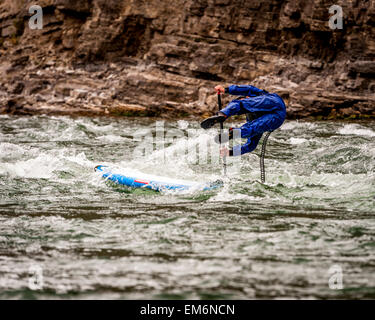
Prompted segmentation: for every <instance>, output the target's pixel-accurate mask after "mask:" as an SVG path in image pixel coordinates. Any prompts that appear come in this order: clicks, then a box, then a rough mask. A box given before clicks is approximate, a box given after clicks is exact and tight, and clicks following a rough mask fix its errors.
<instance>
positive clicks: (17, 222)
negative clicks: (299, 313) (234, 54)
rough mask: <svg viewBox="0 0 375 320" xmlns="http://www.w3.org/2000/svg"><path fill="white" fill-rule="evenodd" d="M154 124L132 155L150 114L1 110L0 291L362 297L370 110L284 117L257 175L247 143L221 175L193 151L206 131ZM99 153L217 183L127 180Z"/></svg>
mask: <svg viewBox="0 0 375 320" xmlns="http://www.w3.org/2000/svg"><path fill="white" fill-rule="evenodd" d="M158 125H159V127H160V123H159V124H158ZM228 125H229V124H228ZM165 126H166V127H167V129H168V130H167V132H169V133H171V132H172V133H171V135H172V136H174V140H173V143H172V140H171V139H170V140H169V142H168V141H167V142H168V143H167V144H166V146H167V150H166V152H163V151H160V150H159V151H157V150H156V151H152V150H149V152H148V155H147V156H146V157H143V158H140V156H139V155H138V156H137V157H136V158H134V152H135V150H136V149H137V147H139V142H137V141H135V140H134V139H133V135H134V133H137V135H138V136H142V130H143V133H147V132H149V131H150V130H152V131H154V130H155V122H154V121H151V120H145V119H136V120H129V119H107V118H106V119H86V118H78V119H71V118H67V117H60V118H59V117H8V116H1V117H0V298H2V299H10V298H13V299H18V298H94V299H97V298H99V299H107V298H125V299H128V298H183V299H185V298H193V299H202V298H204V299H207V298H208V299H210V298H230V299H232V298H234V299H236V298H237V299H248V298H250V299H252V298H343V297H346V298H375V276H374V271H375V254H374V253H375V223H374V217H375V174H374V170H375V123H374V122H364V123H347V122H341V123H335V122H316V123H309V122H295V121H289V122H286V123H285V124H284V126H283V127H282V128H281V129H279V130H278V131H276V132H274V133H273V134H272V135H271V137H270V139H269V144H268V147H267V157H266V169H267V181H266V183H265V184H261V183H260V182H259V158H258V155H259V149H260V148H259V147H258V149H257V150H256V151H255V153H254V154H251V155H247V156H245V157H243V158H242V159H241V161H240V162H237V163H235V164H229V168H228V176H227V177H226V178H222V173H221V166H220V164H218V163H217V162H215V161H214V160H212V161H203V160H204V159H203V160H202V161H199V162H197V161H196V158H197V157H198V156H197V154H199V150H200V149H199V146H202V145H205V144H207V142H209V141H211V140H212V138H213V137H214V135H215V133H216V132H215V130H211V131H209V132H204V131H203V130H200V129H198V128H199V125H198V123H197V122H186V121H167V122H166V123H165ZM140 130H141V131H140ZM188 136H189V139H187V137H188ZM213 148H214V149H215V150H216V149H217V146H213ZM186 150H187V151H189V152H186V154H185V151H186ZM193 150H195V152H196V154H195V153H194V152H193ZM197 150H198V151H197ZM98 164H107V165H110V166H115V167H118V168H122V169H124V170H126V169H128V170H139V171H141V172H145V173H148V174H157V175H161V176H167V177H171V178H179V179H188V180H193V181H199V182H200V181H202V182H205V181H214V180H217V179H220V178H221V179H222V180H223V181H224V186H223V187H222V188H220V189H217V190H215V191H210V192H201V191H193V192H187V193H182V194H176V193H168V192H167V193H156V192H153V191H145V190H140V189H138V190H128V189H124V188H118V187H115V186H113V185H109V184H108V182H106V181H104V180H103V179H101V178H100V176H98V174H97V173H95V172H94V170H93V169H94V167H95V166H96V165H98ZM35 270H38V271H37V273H36V274H39V275H40V274H42V279H43V281H42V282H41V281H40V279H41V278H40V277H37V278H38V281H37V284H38V285H42V287H41V288H40V287H39V290H31V289H30V282H31V284H33V281H32V280H33V279H34V278H35V276H33V274H34V273H35V272H36V271H35ZM340 270H341V271H342V279H343V289H342V290H332V289H330V288H329V285H328V283H329V279H330V278H331V277H332V275H333V273H334V272H335V275H336V276H337V277H339V276H340V272H339V271H340ZM337 277H336V278H331V281H333V284H337V283H336V282H335V281H334V280H335V279H338V278H337ZM332 279H333V280H332ZM31 288H32V287H31ZM34 289H35V287H34Z"/></svg>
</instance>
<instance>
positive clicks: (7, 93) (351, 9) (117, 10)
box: [0, 0, 375, 118]
mask: <svg viewBox="0 0 375 320" xmlns="http://www.w3.org/2000/svg"><path fill="white" fill-rule="evenodd" d="M32 4H37V5H39V6H41V7H42V8H43V29H41V30H34V29H31V28H30V27H29V19H30V17H31V16H32V14H30V13H29V7H30V6H31V5H32ZM333 4H336V5H340V6H341V7H342V8H343V13H344V25H343V29H341V30H340V29H336V30H332V29H330V28H329V23H328V22H329V19H330V16H331V15H330V13H329V8H330V7H331V5H333ZM0 33H1V38H0V70H1V78H0V112H2V113H12V114H34V113H53V114H92V115H95V114H109V115H129V116H131V115H144V116H169V117H170V116H188V115H191V116H202V115H207V114H210V113H212V112H213V111H214V110H216V108H217V105H216V97H215V93H214V91H213V87H214V85H216V84H223V85H228V84H253V85H256V86H259V87H261V88H264V89H267V90H268V91H273V92H276V93H279V94H280V95H281V96H282V97H283V98H284V99H285V101H286V102H287V106H288V117H289V118H304V117H310V116H312V117H320V118H340V117H358V116H361V117H366V116H367V117H375V98H374V92H375V82H374V76H375V59H374V57H375V0H367V1H366V0H362V1H359V0H353V1H350V0H336V1H327V0H293V1H292V0H285V1H281V0H262V1H260V0H175V1H167V0H147V1H145V0H80V1H76V0H75V1H74V0H40V1H35V2H28V1H20V0H1V2H0ZM228 99H230V97H225V100H226V101H229V100H228Z"/></svg>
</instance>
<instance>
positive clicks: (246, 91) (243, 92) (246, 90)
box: [225, 85, 267, 97]
mask: <svg viewBox="0 0 375 320" xmlns="http://www.w3.org/2000/svg"><path fill="white" fill-rule="evenodd" d="M225 93H229V94H231V95H234V96H249V97H251V96H259V95H261V94H264V93H267V91H265V90H261V89H258V88H257V87H254V86H251V85H243V86H236V85H232V86H229V87H228V88H225Z"/></svg>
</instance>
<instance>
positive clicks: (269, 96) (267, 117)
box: [220, 85, 286, 156]
mask: <svg viewBox="0 0 375 320" xmlns="http://www.w3.org/2000/svg"><path fill="white" fill-rule="evenodd" d="M226 92H227V93H229V94H232V95H238V96H246V97H249V98H246V99H242V100H233V101H232V102H230V103H229V104H228V105H227V106H226V108H224V109H222V110H220V112H222V113H224V114H225V115H226V116H227V117H230V116H233V115H241V114H247V113H251V114H252V116H253V118H255V119H254V120H252V121H248V122H246V123H245V124H244V125H243V126H241V128H240V129H241V138H247V139H248V140H247V143H245V144H244V145H242V146H241V145H237V146H234V147H233V155H234V156H237V155H241V154H244V153H248V152H251V151H253V150H254V149H255V148H256V147H257V145H258V143H259V140H260V138H261V137H262V134H263V133H264V132H266V131H273V130H276V129H277V128H279V127H280V126H281V125H282V124H283V122H284V120H285V117H286V107H285V103H284V101H283V99H282V98H281V97H280V96H279V95H277V94H276V93H268V92H267V91H264V90H260V89H258V88H256V87H253V86H250V85H248V86H235V85H233V86H230V87H229V88H227V89H226ZM234 130H235V129H234Z"/></svg>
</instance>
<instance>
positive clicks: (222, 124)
mask: <svg viewBox="0 0 375 320" xmlns="http://www.w3.org/2000/svg"><path fill="white" fill-rule="evenodd" d="M217 101H218V103H219V111H220V110H221V109H222V104H221V92H220V90H217ZM223 129H224V123H223V122H220V137H222V136H223ZM221 140H222V139H220V150H221V145H222V143H221ZM223 172H224V175H225V176H226V175H227V157H226V156H224V157H223Z"/></svg>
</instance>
